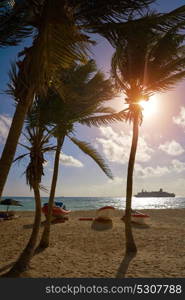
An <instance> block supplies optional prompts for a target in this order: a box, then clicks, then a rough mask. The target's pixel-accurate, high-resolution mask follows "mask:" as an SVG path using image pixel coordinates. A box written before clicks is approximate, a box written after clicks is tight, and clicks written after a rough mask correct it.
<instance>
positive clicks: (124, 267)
mask: <svg viewBox="0 0 185 300" xmlns="http://www.w3.org/2000/svg"><path fill="white" fill-rule="evenodd" d="M135 256H136V253H130V254H125V256H124V258H123V260H122V262H121V264H120V266H119V269H118V270H117V273H116V278H125V275H126V273H127V270H128V267H129V264H130V262H131V261H132V259H133V258H134V257H135Z"/></svg>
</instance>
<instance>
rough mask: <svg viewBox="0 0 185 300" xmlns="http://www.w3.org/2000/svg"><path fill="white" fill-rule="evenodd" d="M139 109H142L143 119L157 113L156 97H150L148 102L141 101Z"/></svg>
mask: <svg viewBox="0 0 185 300" xmlns="http://www.w3.org/2000/svg"><path fill="white" fill-rule="evenodd" d="M139 104H140V105H141V107H142V108H143V115H144V117H150V116H152V115H153V114H156V113H157V106H158V105H157V104H158V103H157V98H156V96H151V97H150V99H149V100H148V101H145V100H141V101H140V102H139Z"/></svg>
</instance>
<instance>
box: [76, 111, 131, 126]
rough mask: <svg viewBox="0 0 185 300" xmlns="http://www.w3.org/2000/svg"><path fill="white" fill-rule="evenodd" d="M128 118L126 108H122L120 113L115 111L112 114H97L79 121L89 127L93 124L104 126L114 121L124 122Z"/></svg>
mask: <svg viewBox="0 0 185 300" xmlns="http://www.w3.org/2000/svg"><path fill="white" fill-rule="evenodd" d="M127 118H128V112H127V109H126V110H122V111H120V112H118V113H114V114H111V115H103V116H95V117H89V118H84V119H81V120H80V121H79V123H80V124H83V125H87V126H89V127H91V126H97V127H99V126H103V125H109V124H111V123H113V122H122V121H126V120H127Z"/></svg>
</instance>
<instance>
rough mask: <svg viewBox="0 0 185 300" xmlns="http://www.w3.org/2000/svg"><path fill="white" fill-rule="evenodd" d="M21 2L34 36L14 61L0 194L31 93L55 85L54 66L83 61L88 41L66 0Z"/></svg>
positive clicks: (30, 99) (0, 175)
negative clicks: (11, 112) (14, 79)
mask: <svg viewBox="0 0 185 300" xmlns="http://www.w3.org/2000/svg"><path fill="white" fill-rule="evenodd" d="M24 3H25V6H26V8H27V10H28V11H29V17H28V22H27V26H31V28H33V31H34V36H33V43H32V45H31V47H29V48H25V49H24V51H22V52H21V53H20V55H19V56H22V57H23V59H22V60H21V61H19V62H18V63H17V65H18V67H19V72H18V76H17V82H16V88H15V99H16V101H17V106H16V110H15V114H14V117H13V120H12V124H11V127H10V130H9V134H8V137H7V141H6V144H5V146H4V150H3V153H2V156H1V160H0V169H1V174H0V196H1V195H2V191H3V188H4V184H5V182H6V179H7V176H8V172H9V169H10V166H11V163H12V160H13V157H14V154H15V150H16V146H17V143H18V139H19V136H20V133H21V130H22V127H23V123H24V119H25V116H26V114H27V112H28V109H29V108H30V107H31V105H32V102H33V99H34V97H35V94H36V93H40V94H42V93H46V92H47V88H48V86H49V85H51V83H52V84H54V83H55V86H56V88H57V69H58V68H59V67H60V68H61V67H63V68H66V67H69V65H70V64H71V63H73V62H74V60H79V61H85V58H86V48H87V44H88V42H89V39H88V37H87V36H86V35H84V34H82V33H81V32H80V29H79V27H78V26H77V25H76V24H75V21H74V19H73V16H72V10H71V9H70V8H69V6H68V5H67V1H60V0H55V1H53V0H47V1H41V0H34V1H32V0H30V1H24ZM7 26H8V25H7ZM26 28H27V27H26ZM60 85H61V84H60Z"/></svg>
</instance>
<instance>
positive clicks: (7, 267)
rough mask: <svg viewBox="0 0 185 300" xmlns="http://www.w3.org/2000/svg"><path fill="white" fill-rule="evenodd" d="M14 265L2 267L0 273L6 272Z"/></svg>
mask: <svg viewBox="0 0 185 300" xmlns="http://www.w3.org/2000/svg"><path fill="white" fill-rule="evenodd" d="M14 264H15V261H14V262H12V263H10V264H7V265H4V266H3V267H1V268H0V273H1V272H4V271H6V270H8V269H9V268H10V267H12V266H13V265H14Z"/></svg>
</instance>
